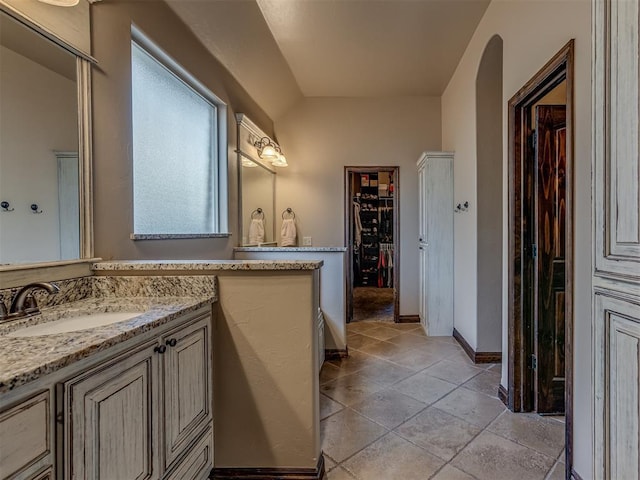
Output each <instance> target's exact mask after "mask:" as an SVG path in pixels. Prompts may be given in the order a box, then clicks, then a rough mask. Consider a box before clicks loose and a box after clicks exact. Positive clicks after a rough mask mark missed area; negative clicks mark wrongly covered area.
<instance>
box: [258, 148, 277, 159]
mask: <svg viewBox="0 0 640 480" xmlns="http://www.w3.org/2000/svg"><path fill="white" fill-rule="evenodd" d="M260 157H261V158H264V159H267V160H276V159H277V158H278V152H277V151H276V149H275V147H274V146H273V145H267V146H266V147H264V148H263V149H262V152H260Z"/></svg>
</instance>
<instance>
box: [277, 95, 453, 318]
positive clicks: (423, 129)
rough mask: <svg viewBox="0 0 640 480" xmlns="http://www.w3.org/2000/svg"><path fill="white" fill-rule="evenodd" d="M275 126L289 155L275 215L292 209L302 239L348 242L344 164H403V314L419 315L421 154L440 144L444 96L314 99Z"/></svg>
mask: <svg viewBox="0 0 640 480" xmlns="http://www.w3.org/2000/svg"><path fill="white" fill-rule="evenodd" d="M275 129H276V135H277V138H278V142H279V143H280V145H281V146H282V148H283V150H284V152H285V154H286V155H287V159H288V161H289V167H288V168H285V169H280V170H279V171H278V176H277V178H276V185H277V188H276V215H278V212H281V211H282V210H284V209H285V208H287V207H291V208H293V210H294V211H295V212H296V220H297V226H298V242H299V243H300V242H301V239H302V237H303V236H310V237H312V239H313V245H314V246H344V211H343V210H344V167H345V166H369V165H372V166H396V165H397V166H399V167H400V181H399V185H398V186H399V195H400V197H399V198H400V232H401V235H400V314H401V315H417V313H418V261H417V256H418V246H417V237H418V226H417V223H418V192H417V190H418V179H417V173H416V172H417V169H416V161H417V160H418V157H419V155H420V153H421V152H423V151H425V150H440V135H441V127H440V99H439V98H437V97H402V98H375V99H372V98H357V99H356V98H307V99H305V100H303V101H302V102H300V103H299V104H298V105H296V106H295V107H294V108H293V109H291V110H290V111H289V112H288V113H287V114H286V115H284V116H283V117H281V118H279V119H277V120H276V124H275ZM276 222H277V229H276V230H277V231H278V234H279V230H280V225H281V221H278V220H277V221H276Z"/></svg>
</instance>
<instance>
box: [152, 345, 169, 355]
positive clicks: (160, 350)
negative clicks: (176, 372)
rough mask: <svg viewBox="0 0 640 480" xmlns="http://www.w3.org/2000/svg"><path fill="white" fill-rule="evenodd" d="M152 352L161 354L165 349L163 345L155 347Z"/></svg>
mask: <svg viewBox="0 0 640 480" xmlns="http://www.w3.org/2000/svg"><path fill="white" fill-rule="evenodd" d="M153 351H154V352H157V353H160V354H162V353H164V352H166V351H167V347H165V346H164V345H157V346H156V348H154V349H153Z"/></svg>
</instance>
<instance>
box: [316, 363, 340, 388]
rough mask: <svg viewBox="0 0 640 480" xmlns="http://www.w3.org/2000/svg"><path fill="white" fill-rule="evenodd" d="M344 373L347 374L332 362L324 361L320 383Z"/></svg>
mask: <svg viewBox="0 0 640 480" xmlns="http://www.w3.org/2000/svg"><path fill="white" fill-rule="evenodd" d="M343 375H346V372H344V371H343V370H341V369H340V368H338V367H336V366H335V365H334V364H332V363H330V362H324V363H323V364H322V368H321V369H320V384H323V383H327V382H330V381H331V380H335V379H336V378H338V377H341V376H343Z"/></svg>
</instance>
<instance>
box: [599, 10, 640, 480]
mask: <svg viewBox="0 0 640 480" xmlns="http://www.w3.org/2000/svg"><path fill="white" fill-rule="evenodd" d="M639 20H640V3H639V1H638V0H593V32H592V34H593V40H594V58H593V64H592V65H593V75H592V78H593V89H594V91H593V97H592V98H593V119H594V124H593V129H594V136H593V155H594V161H593V168H594V171H593V176H592V178H593V182H594V183H593V191H594V201H595V208H594V214H595V222H594V229H595V230H594V240H595V244H594V249H595V252H594V253H595V254H594V272H593V329H592V331H593V335H594V339H593V340H594V341H593V345H594V350H593V357H594V362H593V367H594V372H593V380H594V381H593V385H594V392H593V399H594V404H593V411H594V418H593V422H594V446H595V451H594V466H593V467H594V468H593V476H594V478H598V479H599V478H611V479H617V478H620V479H625V480H634V479H635V480H637V479H638V478H640V473H639V470H640V453H639V443H640V440H639V439H640V437H639V436H638V431H639V428H640V207H639V205H640V90H639V89H640V81H639V80H640V27H639V23H640V21H639Z"/></svg>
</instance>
